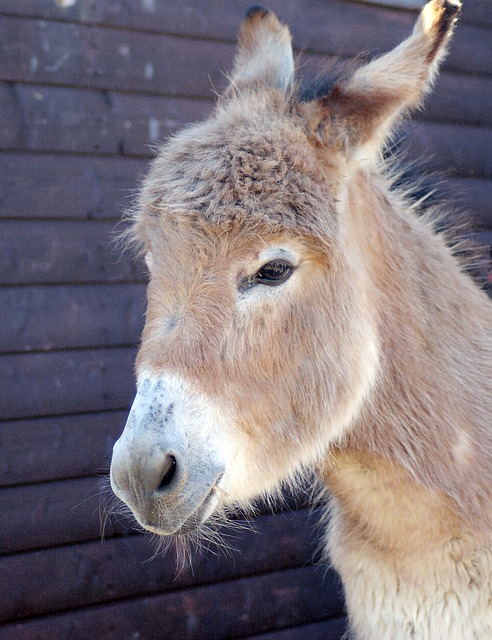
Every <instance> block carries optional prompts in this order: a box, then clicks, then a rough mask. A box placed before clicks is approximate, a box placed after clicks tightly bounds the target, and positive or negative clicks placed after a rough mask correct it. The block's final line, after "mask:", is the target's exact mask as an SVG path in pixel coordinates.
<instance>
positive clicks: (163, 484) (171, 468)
mask: <svg viewBox="0 0 492 640" xmlns="http://www.w3.org/2000/svg"><path fill="white" fill-rule="evenodd" d="M175 475H176V458H175V457H174V456H173V455H168V456H167V459H166V464H165V467H164V474H163V476H162V478H161V481H160V483H159V486H158V487H157V491H163V490H164V489H167V487H168V486H169V485H170V484H171V482H172V481H173V478H174V476H175Z"/></svg>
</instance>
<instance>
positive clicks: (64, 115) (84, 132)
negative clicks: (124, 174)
mask: <svg viewBox="0 0 492 640" xmlns="http://www.w3.org/2000/svg"><path fill="white" fill-rule="evenodd" d="M212 104H213V103H212V101H211V100H210V101H208V100H189V99H188V100H186V99H180V98H162V97H160V96H139V95H125V94H112V93H107V92H102V91H94V90H86V91H81V90H80V89H73V88H65V87H47V86H31V85H10V84H1V85H0V105H1V110H2V111H1V115H2V120H1V124H0V150H15V151H48V152H50V151H51V152H65V153H84V154H94V155H130V156H145V157H152V155H153V153H152V150H151V148H152V147H153V146H155V145H156V144H157V143H158V142H160V141H162V140H163V139H165V138H166V137H167V136H168V135H169V134H171V133H173V132H174V131H175V130H176V129H177V128H178V127H180V126H182V125H183V124H185V123H188V122H196V121H198V120H203V119H204V118H205V117H206V115H208V113H209V112H210V110H211V108H212Z"/></svg>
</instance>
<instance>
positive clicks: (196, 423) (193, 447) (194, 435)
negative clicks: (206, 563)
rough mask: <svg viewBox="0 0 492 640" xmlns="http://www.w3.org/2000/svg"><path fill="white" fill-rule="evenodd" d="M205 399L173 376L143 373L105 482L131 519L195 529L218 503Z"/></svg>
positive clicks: (161, 530)
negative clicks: (109, 478)
mask: <svg viewBox="0 0 492 640" xmlns="http://www.w3.org/2000/svg"><path fill="white" fill-rule="evenodd" d="M210 413H211V412H210V409H209V407H208V406H207V403H206V402H204V401H203V399H202V398H199V397H198V396H193V395H192V394H189V392H188V391H187V390H186V389H185V387H184V385H183V383H181V382H180V381H177V380H175V379H173V378H167V377H166V378H150V377H149V378H145V379H144V380H143V381H142V382H141V384H139V386H138V390H137V395H136V397H135V400H134V402H133V405H132V408H131V410H130V414H129V416H128V420H127V423H126V426H125V429H124V431H123V433H122V435H121V437H120V438H119V439H118V441H117V442H116V443H115V445H114V449H113V458H112V461H111V472H110V475H111V486H112V489H113V491H114V493H115V494H116V496H117V497H118V498H120V500H122V501H123V502H124V503H126V504H127V505H128V507H129V508H130V509H131V511H132V512H133V515H134V516H135V518H136V519H137V521H138V522H139V523H140V524H141V525H142V526H143V527H144V528H145V529H148V530H149V531H152V532H153V533H157V534H160V535H180V534H184V533H186V532H188V531H191V530H193V529H196V528H197V527H199V526H200V524H202V522H203V521H204V520H206V519H207V518H208V517H209V515H211V513H212V512H213V511H214V510H215V508H216V507H217V504H218V502H219V494H218V490H217V489H218V485H219V483H220V480H221V479H222V476H223V475H224V464H223V463H221V461H220V460H219V456H218V455H217V452H216V450H215V449H214V447H213V445H212V442H211V440H210V437H207V431H208V429H207V427H208V426H209V425H210V421H211V415H210Z"/></svg>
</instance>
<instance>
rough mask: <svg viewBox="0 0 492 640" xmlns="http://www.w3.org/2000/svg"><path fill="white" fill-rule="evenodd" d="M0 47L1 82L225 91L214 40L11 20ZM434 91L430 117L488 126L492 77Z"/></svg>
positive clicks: (221, 55) (227, 62)
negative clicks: (2, 60)
mask: <svg viewBox="0 0 492 640" xmlns="http://www.w3.org/2000/svg"><path fill="white" fill-rule="evenodd" d="M0 42H1V43H2V44H1V45H0V52H1V53H2V54H3V58H4V61H5V68H4V71H3V73H2V75H1V76H0V79H2V80H4V81H7V82H21V83H35V84H37V85H40V84H47V85H53V84H55V85H65V86H71V87H83V88H92V89H93V88H99V89H103V90H105V91H125V92H128V91H138V92H139V93H154V94H163V95H167V96H185V97H191V98H194V97H195V98H196V97H202V98H208V99H210V98H211V97H212V92H211V90H212V88H213V89H214V90H217V91H221V90H222V89H223V88H224V87H225V85H226V82H227V81H226V78H225V75H224V69H225V68H230V67H231V66H232V60H233V55H234V50H233V47H232V45H228V44H224V43H219V42H216V43H210V42H207V41H205V40H192V39H189V38H175V37H171V36H164V35H155V34H145V33H135V32H124V31H118V30H114V29H111V30H107V29H100V28H95V27H84V26H81V25H73V24H63V23H61V24H60V23H58V22H46V21H44V20H43V21H39V20H25V19H18V18H11V19H8V18H6V19H4V20H3V21H0ZM491 55H492V50H491ZM317 58H318V60H317V62H318V64H323V65H326V64H327V60H326V54H325V55H323V56H317ZM176 60H179V61H180V63H179V64H178V65H177V64H176V62H175V61H176ZM303 62H304V58H303ZM491 75H492V69H491ZM437 87H438V90H437V91H435V92H434V93H433V96H432V99H431V101H430V103H429V107H428V109H427V111H426V113H428V115H429V117H432V118H433V119H439V120H448V121H455V122H464V123H467V124H479V125H489V126H490V125H491V124H492V116H491V114H490V109H489V108H488V106H489V105H490V100H491V96H492V78H487V77H482V78H480V77H477V76H474V77H469V76H466V75H463V74H461V75H459V76H457V75H456V74H451V73H445V74H443V75H442V77H441V78H440V79H439V81H438V85H437Z"/></svg>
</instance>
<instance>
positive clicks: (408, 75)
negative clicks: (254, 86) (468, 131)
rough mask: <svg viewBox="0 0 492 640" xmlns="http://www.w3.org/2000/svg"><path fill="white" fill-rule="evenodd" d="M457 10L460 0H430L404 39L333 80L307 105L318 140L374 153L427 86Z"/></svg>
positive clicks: (368, 154)
mask: <svg viewBox="0 0 492 640" xmlns="http://www.w3.org/2000/svg"><path fill="white" fill-rule="evenodd" d="M460 12H461V1H460V0H431V2H429V3H428V4H426V5H425V7H424V8H423V9H422V11H421V13H420V16H419V18H418V20H417V22H416V24H415V27H414V29H413V32H412V34H411V35H410V37H409V38H408V39H407V40H405V41H404V42H402V43H401V44H400V45H399V46H398V47H396V49H394V50H393V51H391V52H390V53H387V54H385V55H383V56H381V57H380V58H377V59H375V60H373V61H371V62H369V63H368V64H366V65H363V66H361V67H359V68H358V69H357V70H356V71H355V72H354V73H353V74H352V75H351V76H350V77H348V78H347V79H344V80H339V81H338V82H336V83H335V84H334V86H333V87H332V88H331V90H330V91H329V93H328V94H327V95H326V96H325V97H323V98H321V99H318V100H317V101H316V102H317V104H311V105H309V104H307V105H306V112H307V115H308V118H307V119H308V123H309V121H311V122H310V128H311V130H312V132H313V133H314V138H315V140H317V143H318V144H323V143H325V144H331V145H332V146H333V145H335V146H338V147H340V148H343V149H344V150H346V151H348V152H349V155H354V153H355V154H356V155H358V156H359V157H371V156H373V154H374V153H377V152H378V151H379V150H380V149H381V147H382V146H383V145H384V143H385V142H386V141H387V139H388V137H389V135H390V133H391V130H392V128H393V127H394V126H395V124H396V123H397V122H398V120H399V119H400V118H401V117H402V115H404V114H405V113H406V112H407V111H408V110H410V109H412V108H416V107H418V106H419V105H420V104H421V102H422V99H423V97H424V96H425V94H426V93H427V92H428V91H429V90H430V88H431V86H432V83H433V80H434V78H435V76H436V74H437V70H438V67H439V63H440V61H441V60H442V59H443V57H444V55H445V53H446V49H447V44H448V42H449V39H450V36H451V34H452V31H453V27H454V25H455V23H456V21H457V19H458V17H459V15H460Z"/></svg>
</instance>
